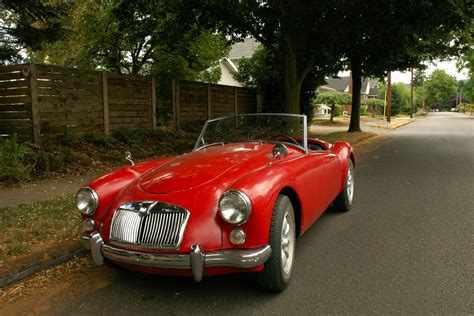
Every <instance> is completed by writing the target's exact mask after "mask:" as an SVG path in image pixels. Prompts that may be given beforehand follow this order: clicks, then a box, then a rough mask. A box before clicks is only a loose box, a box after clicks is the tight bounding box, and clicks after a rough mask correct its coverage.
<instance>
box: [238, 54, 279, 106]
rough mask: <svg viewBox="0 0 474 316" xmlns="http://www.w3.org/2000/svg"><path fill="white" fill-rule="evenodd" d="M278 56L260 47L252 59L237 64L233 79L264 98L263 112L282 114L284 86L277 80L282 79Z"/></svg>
mask: <svg viewBox="0 0 474 316" xmlns="http://www.w3.org/2000/svg"><path fill="white" fill-rule="evenodd" d="M279 57H280V56H279V55H276V54H274V51H273V50H269V49H267V48H265V47H264V46H260V47H259V48H258V49H257V50H256V51H255V53H254V54H253V56H252V57H250V58H242V59H241V60H240V61H239V64H238V72H236V73H235V78H236V79H237V80H239V81H241V82H244V83H245V85H246V86H247V87H249V88H256V89H258V90H259V91H260V92H261V93H263V96H264V102H263V107H264V108H263V111H264V112H284V106H283V105H284V100H285V96H284V86H283V84H282V82H281V80H279V78H281V77H282V71H281V68H279V67H275V65H276V64H280V63H281V61H280V60H279Z"/></svg>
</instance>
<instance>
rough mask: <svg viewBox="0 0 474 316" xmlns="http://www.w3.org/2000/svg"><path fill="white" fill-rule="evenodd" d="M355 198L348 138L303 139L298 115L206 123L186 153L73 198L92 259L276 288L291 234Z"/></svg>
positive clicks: (93, 185)
mask: <svg viewBox="0 0 474 316" xmlns="http://www.w3.org/2000/svg"><path fill="white" fill-rule="evenodd" d="M128 159H129V160H131V159H130V157H128ZM353 194H354V154H353V152H352V148H351V146H350V145H349V144H347V143H345V142H337V143H335V144H334V145H332V144H329V143H327V142H324V141H321V140H318V139H313V138H308V136H307V122H306V116H304V115H292V114H246V115H237V116H232V117H224V118H218V119H213V120H209V121H207V122H206V124H205V126H204V128H203V130H202V132H201V134H200V136H199V138H198V140H197V142H196V145H195V147H194V150H193V151H192V152H189V153H186V154H183V155H180V156H177V157H170V158H164V159H159V160H154V161H148V162H144V163H140V164H136V165H132V166H127V167H124V168H121V169H118V170H116V171H114V172H111V173H109V174H106V175H104V176H102V177H99V178H97V179H95V180H93V181H91V182H90V183H87V184H86V185H85V186H84V187H82V188H81V189H80V190H79V191H78V193H77V197H76V202H77V207H78V208H79V210H80V212H81V213H82V220H83V226H84V230H85V231H84V233H83V234H82V235H81V239H82V241H83V242H84V245H85V246H86V247H87V248H89V249H91V253H92V257H93V259H94V261H95V262H96V263H97V264H99V265H100V264H103V263H104V262H111V263H113V264H117V265H120V266H123V267H125V268H128V269H131V270H135V271H141V272H145V273H154V274H163V275H177V276H192V277H193V278H194V279H195V280H196V281H198V282H199V281H201V279H202V278H203V276H208V275H218V274H226V273H235V272H243V271H246V272H254V273H255V274H256V276H257V280H258V283H259V284H260V285H261V287H262V288H263V289H266V290H269V291H273V292H280V291H283V290H284V289H285V288H286V287H287V286H288V284H289V282H290V280H291V276H292V272H293V268H294V266H295V249H296V242H295V240H296V238H298V237H299V236H301V235H302V234H303V233H304V232H305V231H307V230H308V229H309V228H310V227H311V225H312V224H313V223H314V222H315V221H316V219H318V217H320V216H321V214H322V213H323V212H324V211H325V210H326V209H327V208H328V206H330V205H331V204H333V206H334V207H335V208H336V209H337V210H340V211H348V210H350V208H351V205H352V199H353Z"/></svg>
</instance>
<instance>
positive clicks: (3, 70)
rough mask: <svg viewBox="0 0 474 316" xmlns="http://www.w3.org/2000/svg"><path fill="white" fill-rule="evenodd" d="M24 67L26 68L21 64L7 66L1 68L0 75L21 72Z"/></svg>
mask: <svg viewBox="0 0 474 316" xmlns="http://www.w3.org/2000/svg"><path fill="white" fill-rule="evenodd" d="M24 67H28V65H25V64H21V65H9V66H1V67H0V73H2V74H3V73H8V72H15V71H22V70H23V68H24Z"/></svg>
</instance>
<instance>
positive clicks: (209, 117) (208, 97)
mask: <svg viewBox="0 0 474 316" xmlns="http://www.w3.org/2000/svg"><path fill="white" fill-rule="evenodd" d="M207 119H208V120H210V119H211V84H210V83H208V84H207Z"/></svg>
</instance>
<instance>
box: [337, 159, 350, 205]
mask: <svg viewBox="0 0 474 316" xmlns="http://www.w3.org/2000/svg"><path fill="white" fill-rule="evenodd" d="M353 197H354V165H353V164H352V160H349V165H348V166H347V174H346V183H345V184H344V188H343V189H342V192H341V193H339V195H338V196H337V197H336V199H335V200H334V203H333V204H334V208H335V209H336V210H338V211H341V212H347V211H349V210H350V209H351V207H352V198H353Z"/></svg>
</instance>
